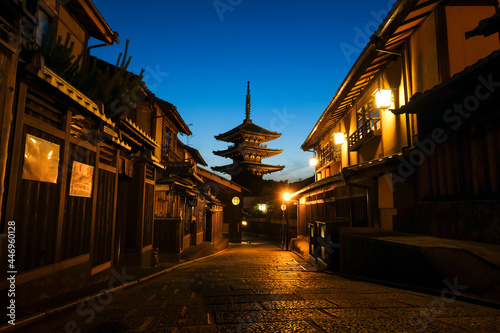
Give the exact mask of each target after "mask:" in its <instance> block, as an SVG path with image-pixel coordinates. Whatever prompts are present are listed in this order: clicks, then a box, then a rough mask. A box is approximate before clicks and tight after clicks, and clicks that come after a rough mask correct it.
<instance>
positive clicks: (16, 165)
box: [5, 82, 28, 226]
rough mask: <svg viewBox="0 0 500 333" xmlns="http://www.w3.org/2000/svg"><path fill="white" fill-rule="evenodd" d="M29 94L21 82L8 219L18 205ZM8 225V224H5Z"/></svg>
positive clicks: (11, 216)
mask: <svg viewBox="0 0 500 333" xmlns="http://www.w3.org/2000/svg"><path fill="white" fill-rule="evenodd" d="M27 96H28V86H27V85H26V83H24V82H23V83H20V84H19V95H18V99H17V110H16V125H15V129H14V146H13V149H12V158H11V169H10V170H11V172H10V181H9V184H10V185H9V192H8V195H7V209H6V216H5V220H6V221H13V220H14V209H15V206H16V198H17V185H18V179H19V172H22V170H21V169H22V160H23V159H22V158H21V156H22V154H21V151H22V149H23V147H22V143H23V141H24V140H23V134H24V133H23V132H24V131H23V129H24V121H23V120H24V116H25V114H24V109H25V107H26V98H27ZM5 226H7V224H5Z"/></svg>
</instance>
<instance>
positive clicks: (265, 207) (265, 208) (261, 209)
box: [258, 204, 267, 213]
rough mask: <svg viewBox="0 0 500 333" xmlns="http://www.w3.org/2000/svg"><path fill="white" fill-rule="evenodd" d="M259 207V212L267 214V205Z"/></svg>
mask: <svg viewBox="0 0 500 333" xmlns="http://www.w3.org/2000/svg"><path fill="white" fill-rule="evenodd" d="M258 207H259V210H260V211H261V212H262V213H265V212H267V205H266V204H259V205H258Z"/></svg>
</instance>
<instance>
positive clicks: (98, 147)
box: [89, 141, 101, 269]
mask: <svg viewBox="0 0 500 333" xmlns="http://www.w3.org/2000/svg"><path fill="white" fill-rule="evenodd" d="M95 147H96V152H95V165H94V183H93V184H92V219H91V221H92V222H91V226H90V246H89V249H90V262H91V263H92V262H93V259H94V258H93V257H94V239H95V223H96V222H95V215H96V211H97V192H98V190H97V189H98V185H99V179H98V178H99V158H100V154H101V143H100V142H98V141H96V145H95ZM90 266H92V265H90ZM90 269H92V267H90Z"/></svg>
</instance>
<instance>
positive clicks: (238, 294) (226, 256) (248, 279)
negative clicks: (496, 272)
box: [23, 243, 500, 332]
mask: <svg viewBox="0 0 500 333" xmlns="http://www.w3.org/2000/svg"><path fill="white" fill-rule="evenodd" d="M458 282H459V281H458ZM452 285H453V282H451V284H450V285H448V287H451V286H452ZM446 287H447V285H446V284H445V283H443V288H446ZM451 289H453V288H451ZM455 292H456V293H459V290H458V291H457V290H455ZM453 298H454V296H453V294H448V295H447V296H444V295H443V296H442V297H440V296H432V295H426V294H419V293H416V292H410V291H404V290H400V289H395V288H390V287H385V286H380V285H376V284H370V283H365V282H359V281H355V280H351V279H346V278H343V277H338V276H335V275H332V274H327V273H323V272H318V271H316V270H315V269H314V267H313V266H312V265H311V264H310V263H308V262H306V261H303V260H302V259H301V258H300V257H297V256H295V255H294V254H292V253H290V252H285V251H282V250H281V249H280V248H279V247H277V246H275V245H270V244H255V243H253V244H242V245H233V246H231V248H230V249H228V250H226V251H224V252H222V253H220V254H217V255H215V256H212V257H209V258H206V259H202V260H199V261H197V262H193V263H190V264H187V265H184V266H183V267H179V268H176V269H174V270H172V271H170V272H167V273H165V274H162V275H160V276H159V277H157V278H154V279H152V280H149V281H147V282H144V283H140V284H138V285H137V286H134V287H131V288H128V289H125V290H122V291H121V292H119V293H114V294H113V293H110V294H109V297H103V298H100V299H94V300H93V301H86V302H83V303H80V304H79V305H75V307H74V308H72V309H71V310H69V311H67V312H65V313H62V314H59V315H57V316H55V317H52V318H50V319H47V320H46V321H44V322H41V323H38V324H36V325H32V326H29V327H25V328H24V329H23V331H29V332H80V331H79V329H81V332H119V331H131V332H140V331H147V332H498V331H500V310H496V309H491V308H487V307H483V306H479V305H474V304H469V303H464V302H459V301H455V300H453Z"/></svg>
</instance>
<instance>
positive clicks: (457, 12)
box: [294, 0, 500, 242]
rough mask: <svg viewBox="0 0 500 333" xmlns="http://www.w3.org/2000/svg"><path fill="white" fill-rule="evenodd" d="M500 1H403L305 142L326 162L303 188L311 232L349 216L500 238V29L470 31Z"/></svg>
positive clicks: (302, 205)
mask: <svg viewBox="0 0 500 333" xmlns="http://www.w3.org/2000/svg"><path fill="white" fill-rule="evenodd" d="M497 6H498V3H497V1H486V0H484V1H454V0H450V1H423V0H407V1H397V2H396V3H395V5H394V6H393V8H392V9H391V10H390V12H389V13H388V15H387V17H386V18H385V19H384V21H383V22H382V24H381V25H380V27H379V28H378V30H377V31H376V32H375V33H374V34H373V35H372V36H371V38H370V42H369V43H368V44H367V46H366V47H365V49H364V50H363V51H362V53H361V55H360V56H359V58H358V59H357V60H356V62H355V64H354V65H353V67H352V68H351V70H350V71H349V73H348V74H347V76H346V78H345V79H344V81H343V83H342V84H341V86H340V88H339V89H338V91H337V92H336V94H335V95H334V96H333V98H332V100H331V101H330V103H329V104H328V106H327V108H326V109H325V111H324V112H323V113H322V115H321V116H320V117H319V119H318V121H317V123H316V124H315V126H314V128H313V130H312V131H311V132H310V133H309V135H308V136H307V138H306V139H305V141H304V143H303V144H302V149H303V150H305V151H311V150H312V151H314V153H315V155H316V158H317V160H318V164H317V165H316V167H315V182H314V183H313V184H311V185H308V186H306V187H304V188H302V189H300V190H299V191H297V192H296V193H295V196H294V197H295V198H296V199H298V200H299V207H298V209H299V224H300V231H301V233H302V234H304V235H305V234H308V230H307V223H315V222H316V221H326V222H328V221H332V222H333V221H339V225H340V224H342V225H344V224H345V221H347V224H348V225H349V226H353V227H355V226H357V227H376V228H382V229H386V230H399V231H407V232H418V233H426V234H431V235H439V236H445V237H451V238H458V239H474V240H478V241H488V242H491V241H492V240H493V239H496V241H497V242H498V239H499V238H498V237H497V236H495V237H493V236H492V234H491V233H492V232H493V230H498V220H496V219H495V216H498V207H499V205H498V202H497V201H495V200H497V199H498V194H499V192H498V177H497V171H498V170H497V169H498V168H497V167H496V165H497V162H498V161H497V158H498V156H499V154H498V130H497V127H495V125H494V124H496V123H497V118H498V117H497V116H495V114H496V113H495V112H494V106H493V105H495V103H496V98H494V97H495V96H497V94H496V95H495V94H494V92H493V91H492V90H496V89H497V88H496V86H495V84H496V83H494V82H499V81H500V80H499V78H498V76H497V70H496V69H494V68H498V59H497V58H498V56H497V54H496V52H495V53H492V52H494V51H495V50H498V49H499V46H500V43H499V36H498V34H497V33H494V34H491V35H490V36H488V37H483V36H476V37H472V38H469V39H467V38H466V32H467V31H469V30H472V29H474V28H475V27H476V26H477V25H478V23H479V21H480V20H482V19H485V18H488V17H490V16H492V15H493V14H494V13H495V9H496V7H497ZM480 59H483V60H480ZM426 91H427V92H426ZM424 92H425V93H424ZM478 94H479V95H478ZM476 104H477V105H476ZM454 105H458V107H457V108H458V109H457V108H455V107H454ZM476 106H477V107H476ZM469 109H474V112H475V113H474V117H472V116H470V117H469V113H467V112H469V111H470V110H469ZM462 110H469V111H462ZM476 110H478V111H476ZM450 127H451V128H450ZM455 127H456V128H455ZM495 138H496V139H495ZM495 140H497V141H495ZM495 142H497V143H495ZM492 200H493V201H492ZM447 214H449V215H447ZM482 214H486V215H485V216H488V218H486V219H483V218H482V217H481V216H482ZM445 216H450V217H446V218H445ZM490 218H491V219H490ZM479 220H481V221H482V222H478V221H479ZM495 221H497V222H495ZM486 225H487V226H486ZM311 226H312V224H311ZM488 232H489V233H490V235H487V234H488Z"/></svg>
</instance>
